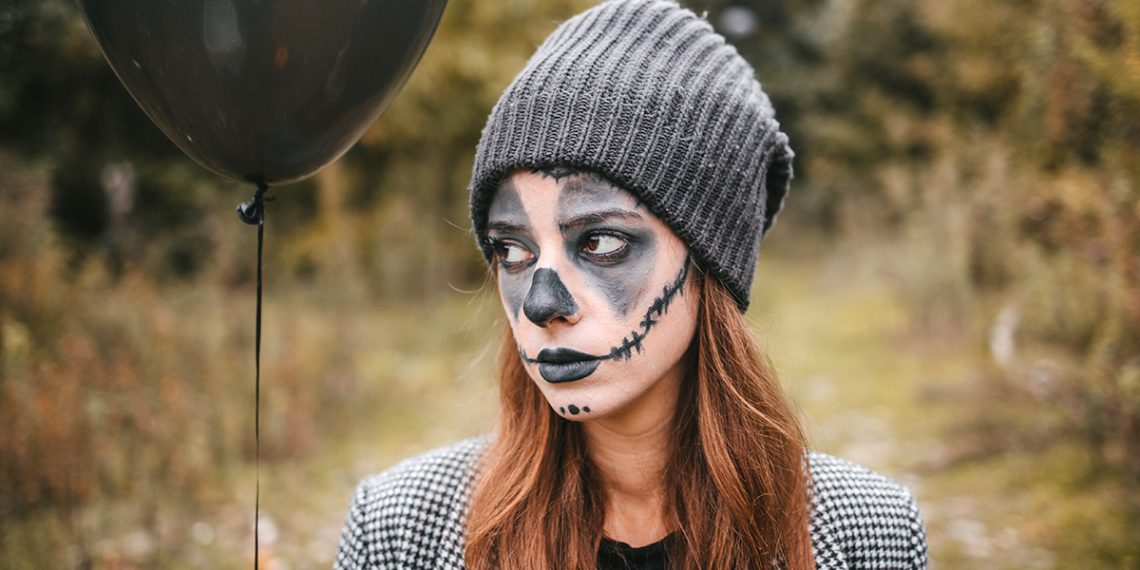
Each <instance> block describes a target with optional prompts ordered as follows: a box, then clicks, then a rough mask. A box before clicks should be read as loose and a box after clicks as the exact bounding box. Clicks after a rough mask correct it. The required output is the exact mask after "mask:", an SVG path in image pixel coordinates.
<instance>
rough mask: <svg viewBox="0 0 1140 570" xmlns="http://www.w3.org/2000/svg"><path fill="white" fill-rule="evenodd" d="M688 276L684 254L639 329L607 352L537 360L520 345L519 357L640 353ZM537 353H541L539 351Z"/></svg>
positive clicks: (617, 357) (591, 358)
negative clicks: (675, 274) (678, 269)
mask: <svg viewBox="0 0 1140 570" xmlns="http://www.w3.org/2000/svg"><path fill="white" fill-rule="evenodd" d="M688 276H689V257H688V256H686V257H685V262H684V264H682V265H681V270H680V271H678V272H677V277H676V278H674V279H673V282H672V283H669V284H668V285H666V286H665V287H664V288H662V290H661V294H660V295H659V296H658V297H657V298H656V299H654V300H653V303H651V304H650V305H649V308H648V309H646V311H645V315H644V316H643V317H642V318H641V323H640V324H639V325H638V326H639V327H640V330H633V331H630V333H629V334H628V335H626V336H625V337H623V338H622V339H621V343H620V344H618V345H616V346H613V347H611V348H610V351H609V353H608V354H604V355H601V356H592V355H589V354H585V353H583V355H584V356H586V357H587V358H583V359H581V360H572V361H566V362H551V361H549V360H537V359H535V358H531V357H529V356H527V354H526V351H525V350H523V348H522V347H521V346H520V347H519V358H521V359H522V361H523V362H525V363H527V364H569V363H571V362H593V361H595V360H600V361H605V360H629V359H630V358H633V354H634V352H636V353H637V354H641V351H642V350H643V346H642V344H643V343H644V341H645V337H646V336H649V331H651V330H653V327H655V326H657V323H658V322H660V321H661V317H663V316H665V313H666V312H668V310H669V305H671V304H673V301H674V300H675V299H676V298H677V296H684V294H685V280H686V278H687V277H688ZM539 354H540V355H541V353H539Z"/></svg>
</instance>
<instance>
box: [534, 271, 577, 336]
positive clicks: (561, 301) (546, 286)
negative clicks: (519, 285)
mask: <svg viewBox="0 0 1140 570" xmlns="http://www.w3.org/2000/svg"><path fill="white" fill-rule="evenodd" d="M577 312H578V303H575V302H574V297H572V296H570V292H569V291H567V290H566V286H565V285H563V284H562V280H561V279H559V278H558V274H557V273H555V272H554V270H553V269H549V268H546V267H543V268H541V269H538V270H536V271H535V272H534V278H533V279H532V280H531V282H530V291H529V292H528V293H527V295H526V301H524V302H523V313H525V314H526V318H528V319H530V321H531V322H532V323H534V324H536V325H538V326H540V327H545V326H546V325H547V323H549V322H550V321H552V320H554V319H556V318H558V317H568V316H570V315H573V314H574V313H577Z"/></svg>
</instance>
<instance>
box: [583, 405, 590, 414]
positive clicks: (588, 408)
mask: <svg viewBox="0 0 1140 570" xmlns="http://www.w3.org/2000/svg"><path fill="white" fill-rule="evenodd" d="M582 411H583V412H586V413H587V414H588V413H590V406H582Z"/></svg>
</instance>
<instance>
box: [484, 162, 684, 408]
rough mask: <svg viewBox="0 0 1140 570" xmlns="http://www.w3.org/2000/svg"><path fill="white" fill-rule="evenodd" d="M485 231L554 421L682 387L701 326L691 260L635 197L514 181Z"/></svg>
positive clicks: (543, 175) (538, 176) (572, 180)
mask: <svg viewBox="0 0 1140 570" xmlns="http://www.w3.org/2000/svg"><path fill="white" fill-rule="evenodd" d="M487 227H488V239H489V240H490V242H491V244H492V246H493V248H494V250H495V258H496V263H497V264H498V282H499V294H500V296H501V297H502V301H503V307H504V309H505V310H506V313H507V317H508V320H509V321H510V324H511V329H512V331H513V332H514V338H515V342H516V343H517V344H518V351H519V357H520V358H522V361H523V363H524V365H525V367H526V370H527V372H528V373H529V374H530V377H531V379H532V380H534V382H535V383H536V384H538V387H539V388H540V389H541V390H542V392H543V394H545V395H546V399H547V401H548V402H549V403H550V405H551V407H553V408H554V410H556V411H557V412H558V413H559V414H560V415H562V416H563V417H566V418H568V419H573V420H589V419H596V418H601V417H603V416H606V415H608V414H612V413H614V412H618V411H621V410H623V409H626V408H627V407H628V406H629V405H630V404H632V403H635V402H637V401H638V400H639V399H640V398H641V397H642V396H644V395H645V394H646V393H648V392H649V391H650V390H652V389H653V388H654V387H655V386H658V385H660V384H661V383H662V382H673V383H679V382H680V379H681V375H682V373H683V364H682V362H681V359H682V356H683V355H684V353H685V351H686V349H687V348H688V346H689V343H690V341H691V340H692V338H693V333H694V331H695V330H696V319H697V302H696V298H695V296H694V294H693V290H692V287H691V279H692V276H690V275H689V273H690V262H689V256H688V249H687V248H686V247H685V244H684V243H683V242H682V241H681V240H680V239H679V238H678V237H677V236H676V235H674V234H673V232H672V231H671V230H670V229H669V227H668V226H666V225H665V224H664V223H663V222H661V220H659V219H657V217H655V216H654V215H653V214H651V213H650V212H649V210H648V209H646V208H645V206H643V205H641V203H640V202H639V201H638V200H637V199H636V198H634V196H633V195H632V194H630V193H628V192H626V191H625V190H622V189H621V188H619V187H617V186H615V185H613V184H611V183H610V182H608V181H606V180H605V179H603V178H601V177H599V176H596V175H594V174H592V173H588V172H580V171H574V170H566V169H550V170H542V171H535V172H531V171H519V172H516V173H515V174H514V175H512V176H511V177H509V178H507V179H506V180H505V181H504V182H503V183H502V184H501V185H500V186H499V189H498V191H497V192H496V193H495V197H494V199H493V200H492V201H491V206H490V211H489V212H488V219H487Z"/></svg>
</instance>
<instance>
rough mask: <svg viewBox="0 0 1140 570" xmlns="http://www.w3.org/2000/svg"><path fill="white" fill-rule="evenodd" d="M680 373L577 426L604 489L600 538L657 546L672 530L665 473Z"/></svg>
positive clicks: (674, 373) (668, 375)
mask: <svg viewBox="0 0 1140 570" xmlns="http://www.w3.org/2000/svg"><path fill="white" fill-rule="evenodd" d="M680 372H681V371H680V369H679V368H678V369H677V370H673V371H670V373H669V374H667V377H666V378H663V379H662V380H661V381H659V382H657V383H656V385H655V386H654V387H653V388H652V389H651V390H650V391H648V392H647V393H646V394H644V395H643V396H642V397H641V398H639V399H638V400H637V401H635V402H632V403H631V404H630V405H629V406H627V407H626V408H625V409H623V410H620V411H618V412H616V413H614V414H611V415H609V416H607V417H605V418H601V419H598V420H594V421H591V422H586V423H584V424H583V426H582V427H583V430H584V432H585V435H586V445H587V447H586V449H587V452H588V453H589V456H590V460H591V461H592V462H593V464H594V465H595V466H596V467H597V469H598V471H599V473H600V475H601V481H602V484H603V486H604V487H605V495H606V520H605V534H606V536H609V537H610V538H612V539H615V540H620V541H622V542H626V543H629V544H630V545H632V546H642V545H645V544H649V543H652V542H656V541H658V540H660V539H661V538H663V537H665V536H666V535H667V534H669V533H670V532H671V531H672V530H674V528H673V527H674V526H675V524H674V523H673V522H672V520H673V519H672V517H671V516H670V509H669V502H668V496H667V493H666V487H665V480H664V472H665V466H666V463H667V462H668V461H669V457H670V451H671V449H670V448H671V445H672V443H671V441H672V429H673V414H674V410H675V409H676V407H677V397H678V394H679V392H680V383H681V373H680Z"/></svg>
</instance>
